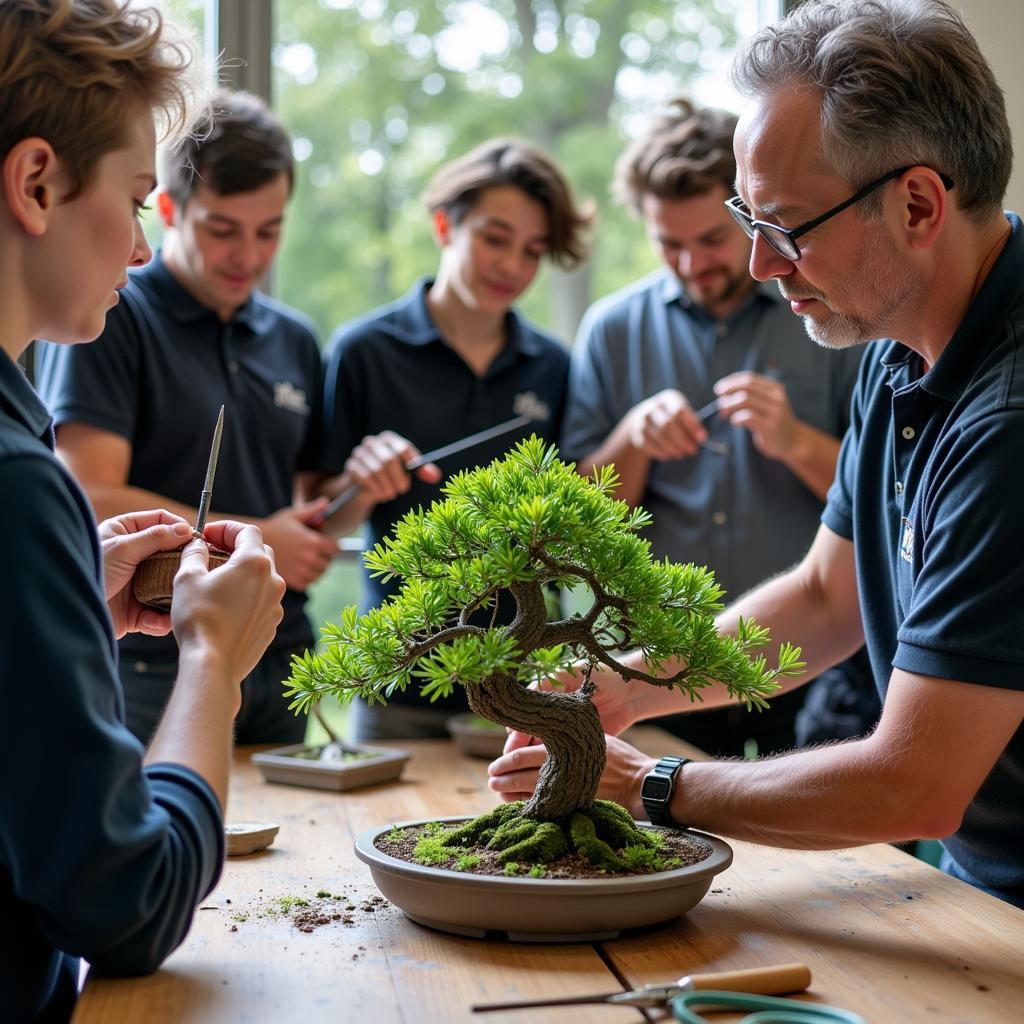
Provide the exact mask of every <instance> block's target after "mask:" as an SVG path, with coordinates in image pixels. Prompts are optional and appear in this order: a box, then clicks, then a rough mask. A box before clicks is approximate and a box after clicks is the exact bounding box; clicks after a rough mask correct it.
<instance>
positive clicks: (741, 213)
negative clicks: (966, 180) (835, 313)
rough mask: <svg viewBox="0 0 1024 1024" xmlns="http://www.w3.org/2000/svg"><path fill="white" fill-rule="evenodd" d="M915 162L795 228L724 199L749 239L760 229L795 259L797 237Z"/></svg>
mask: <svg viewBox="0 0 1024 1024" xmlns="http://www.w3.org/2000/svg"><path fill="white" fill-rule="evenodd" d="M914 166H915V165H914V164H911V165H910V166H909V167H899V168H897V169H896V170H895V171H890V172H889V173H888V174H883V175H882V177H881V178H879V179H878V180H877V181H873V182H871V184H870V185H865V186H864V187H863V188H862V189H861V190H860V191H859V192H858V193H857V194H856V195H852V196H850V198H849V199H847V200H845V201H844V202H842V203H840V204H839V205H838V206H833V207H832V209H831V210H829V211H828V212H827V213H823V214H822V215H821V216H820V217H815V218H814V220H809V221H807V222H806V223H804V224H800V225H798V226H797V227H795V228H783V227H779V225H778V224H770V223H769V222H768V221H766V220H754V218H753V217H751V216H750V211H749V210H748V209H747V208H746V205H745V204H744V202H743V200H742V199H740V197H739V196H733V197H732V199H727V200H726V201H725V208H726V209H727V210H728V211H729V212H730V213H731V214H732V216H733V220H735V221H736V223H737V224H739V226H740V227H741V228H742V229H743V233H744V234H745V235H746V236H747V237H748V238H753V237H754V236H755V235H756V234H757V232H759V231H760V232H761V237H762V238H763V239H764V240H765V241H766V242H767V243H768V244H769V245H770V246H771V247H772V248H773V249H774V250H775V251H776V252H777V253H778V254H779V255H780V256H784V257H785V258H786V259H787V260H791V261H792V262H794V263H795V262H796V261H797V260H799V259H800V255H801V253H800V246H798V245H797V244H796V240H797V239H798V238H799V237H800V236H801V235H806V234H807V232H808V231H810V230H811V229H812V228H816V227H818V225H819V224H824V223H825V221H827V220H828V219H829V218H831V217H834V216H835V215H836V214H837V213H842V212H843V210H845V209H846V208H847V207H848V206H853V205H854V203H859V202H860V201H861V200H862V199H864V198H865V197H867V196H869V195H871V193H872V192H874V191H875V189H877V188H881V187H882V186H883V185H884V184H885V183H886V182H887V181H892V179H893V178H898V177H899V176H900V175H901V174H906V172H907V171H909V170H910V169H911V168H912V167H914ZM939 177H940V178H941V179H942V184H943V185H944V186H945V188H946V190H947V191H949V189H951V188H952V187H953V179H952V178H950V177H949V176H948V175H945V174H940V175H939Z"/></svg>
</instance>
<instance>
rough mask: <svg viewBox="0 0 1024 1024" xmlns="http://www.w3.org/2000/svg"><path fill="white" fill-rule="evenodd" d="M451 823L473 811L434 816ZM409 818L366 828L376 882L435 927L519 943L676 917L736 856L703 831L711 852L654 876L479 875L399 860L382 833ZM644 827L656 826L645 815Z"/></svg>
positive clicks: (569, 938)
mask: <svg viewBox="0 0 1024 1024" xmlns="http://www.w3.org/2000/svg"><path fill="white" fill-rule="evenodd" d="M429 820H431V821H442V822H444V823H446V824H451V823H456V822H463V821H468V820H470V819H469V818H432V819H429ZM425 823H426V822H425V821H404V822H399V823H397V824H395V825H382V826H380V827H379V828H373V829H370V830H369V831H368V832H364V833H363V834H362V835H361V836H359V838H358V839H357V840H356V847H355V848H356V856H357V857H358V858H359V859H360V860H361V861H363V862H364V863H366V864H368V865H369V867H370V874H371V875H372V877H373V881H374V884H375V885H376V886H377V888H378V889H379V890H380V891H381V893H382V894H383V895H384V896H386V897H387V898H388V899H389V900H390V901H391V902H392V903H394V904H395V906H397V907H398V908H399V909H400V910H401V911H402V912H403V913H404V914H405V916H406V917H408V918H410V919H411V920H413V921H416V922H417V923H418V924H422V925H426V926H427V927H428V928H436V929H438V930H439V931H443V932H451V933H453V934H455V935H467V936H470V937H471V938H478V939H482V938H484V937H485V936H487V935H488V933H491V932H499V933H504V934H505V935H507V936H508V938H509V939H510V940H512V941H513V942H594V941H598V940H602V939H614V938H616V937H617V936H618V935H619V933H620V932H622V931H624V930H625V929H627V928H643V927H646V926H648V925H652V924H661V923H662V922H664V921H671V920H673V919H674V918H677V917H679V916H680V915H681V914H685V913H686V912H687V911H688V910H689V909H690V908H691V907H694V906H696V905H697V904H698V903H699V902H700V901H701V899H702V898H703V897H704V894H705V893H706V892H707V891H708V889H709V888H710V886H711V879H712V878H714V876H715V875H717V874H718V873H719V872H721V871H724V870H725V869H726V868H727V867H728V866H729V865H730V864H731V863H732V849H731V848H730V847H729V845H728V844H727V843H724V842H723V841H722V840H721V839H717V838H715V837H714V836H709V835H706V834H705V833H703V832H696V831H691V832H688V834H689V835H692V836H696V837H698V838H700V839H703V840H704V841H705V842H706V843H708V845H709V846H710V847H711V855H710V856H709V857H707V858H705V859H704V860H702V861H701V862H700V863H699V864H691V865H689V866H687V867H682V868H675V869H674V870H672V871H661V872H658V873H657V874H653V875H626V876H618V875H609V876H608V877H605V878H593V879H562V878H529V877H522V876H515V877H508V876H504V875H472V874H464V873H463V872H460V871H451V870H448V869H447V868H438V867H429V866H426V865H423V864H413V863H410V862H409V861H404V860H400V859H399V858H397V857H392V856H391V855H390V854H387V853H384V852H383V851H382V850H378V849H377V847H376V845H375V843H376V840H377V838H378V837H379V836H381V835H383V834H384V833H387V832H390V831H391V830H392V829H393V828H405V827H408V826H410V825H423V824H425ZM638 824H639V825H641V826H642V827H644V828H650V827H652V826H650V825H647V824H646V823H644V822H638Z"/></svg>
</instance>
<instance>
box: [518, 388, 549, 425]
mask: <svg viewBox="0 0 1024 1024" xmlns="http://www.w3.org/2000/svg"><path fill="white" fill-rule="evenodd" d="M512 411H513V412H514V413H515V414H516V415H517V416H529V417H530V419H531V420H549V419H551V410H550V409H549V408H548V405H547V402H542V401H541V400H540V399H539V398H538V397H537V396H536V395H535V394H534V393H533V392H532V391H520V392H519V394H518V395H516V397H515V398H514V399H512Z"/></svg>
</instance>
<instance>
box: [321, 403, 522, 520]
mask: <svg viewBox="0 0 1024 1024" xmlns="http://www.w3.org/2000/svg"><path fill="white" fill-rule="evenodd" d="M529 422H531V417H530V416H526V415H523V416H515V417H513V418H512V419H510V420H505V422H504V423H499V424H498V425H497V426H496V427H488V428H487V429H486V430H481V431H479V432H478V433H476V434H470V435H469V436H468V437H463V438H460V439H459V440H458V441H452V443H451V444H446V445H444V447H442V448H435V449H434V450H433V451H432V452H424V454H423V455H417V456H416V458H415V459H410V460H409V461H408V462H407V463H406V464H405V468H406V469H408V470H413V469H419V468H420V466H425V465H426V464H427V463H428V462H433V461H434V460H435V459H444V458H447V457H448V456H449V455H454V454H455V453H456V452H462V451H465V450H466V449H467V448H472V447H473V446H474V445H478V444H483V443H484V441H490V440H491V438H494V437H500V436H501V435H502V434H507V433H508V432H509V431H510V430H515V429H516V427H525V426H526V424H527V423H529ZM361 490H362V488H361V487H360V486H359V484H352V486H351V487H346V488H345V490H343V491H342V492H341V494H339V495H338V496H337V497H335V498H334V499H332V500H331V501H330V502H328V504H327V505H326V506H325V507H324V510H323V512H322V513H321V515H320V519H319V520H318V522H319V523H324V522H326V521H327V520H328V519H330V518H331V516H333V515H334V513H335V512H338V511H340V510H341V509H343V508H344V507H345V506H346V505H347V504H348V503H349V502H350V501H351V500H352V499H353V498H355V497H356V496H357V495H358V494H359V493H360V491H361Z"/></svg>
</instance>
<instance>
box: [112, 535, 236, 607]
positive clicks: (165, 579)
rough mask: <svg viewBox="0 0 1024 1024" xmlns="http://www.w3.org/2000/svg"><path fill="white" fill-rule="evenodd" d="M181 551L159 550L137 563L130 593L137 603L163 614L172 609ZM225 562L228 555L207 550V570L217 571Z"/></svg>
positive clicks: (225, 552)
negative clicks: (208, 567)
mask: <svg viewBox="0 0 1024 1024" xmlns="http://www.w3.org/2000/svg"><path fill="white" fill-rule="evenodd" d="M181 552H182V549H181V548H179V549H178V550H177V551H158V552H157V553H156V554H155V555H150V556H149V558H145V559H143V560H142V561H141V562H139V564H138V566H137V567H136V569H135V575H134V576H133V577H132V593H133V594H134V595H135V600H136V601H138V602H139V604H142V605H145V606H146V607H147V608H154V609H155V610H156V611H159V612H166V611H169V610H170V607H171V593H172V592H173V590H174V577H175V576H176V575H177V573H178V567H179V566H180V565H181ZM227 560H228V552H227V551H221V550H220V549H219V548H210V568H211V569H216V568H218V567H219V566H221V565H223V564H224V563H225V562H226V561H227Z"/></svg>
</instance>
